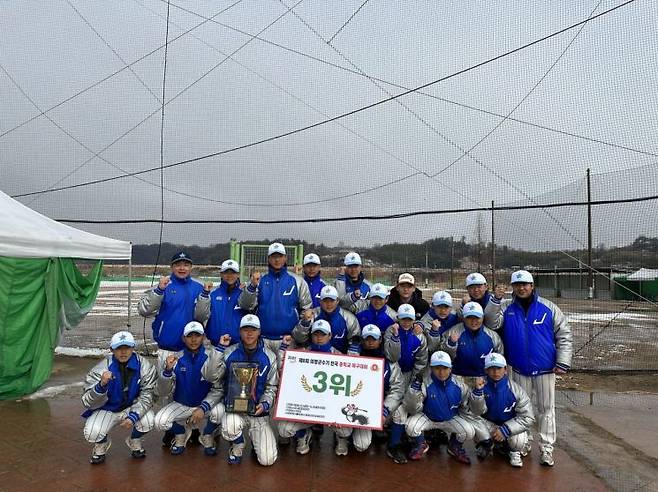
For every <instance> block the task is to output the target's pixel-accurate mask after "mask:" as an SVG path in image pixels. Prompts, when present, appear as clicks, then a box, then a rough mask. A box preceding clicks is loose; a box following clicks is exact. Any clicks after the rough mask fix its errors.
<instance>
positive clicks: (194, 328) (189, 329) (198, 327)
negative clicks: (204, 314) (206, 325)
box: [183, 321, 204, 337]
mask: <svg viewBox="0 0 658 492" xmlns="http://www.w3.org/2000/svg"><path fill="white" fill-rule="evenodd" d="M190 333H198V334H199V335H203V334H204V332H203V325H202V324H201V323H199V322H198V321H190V322H189V323H188V324H186V325H185V328H183V336H184V337H186V336H187V335H189V334H190Z"/></svg>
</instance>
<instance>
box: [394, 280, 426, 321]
mask: <svg viewBox="0 0 658 492" xmlns="http://www.w3.org/2000/svg"><path fill="white" fill-rule="evenodd" d="M402 304H411V305H412V306H413V307H414V309H415V310H416V318H417V319H420V318H422V317H423V316H425V313H427V311H429V309H430V305H429V304H428V303H427V301H426V300H425V299H423V291H421V290H420V289H419V288H418V287H416V279H415V278H414V276H413V275H411V274H410V273H403V274H401V275H400V276H399V277H398V283H397V285H396V286H395V288H394V289H393V290H392V291H391V295H390V296H389V298H388V305H389V306H391V308H392V309H396V310H397V309H398V308H399V307H400V306H401V305H402Z"/></svg>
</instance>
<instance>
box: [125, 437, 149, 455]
mask: <svg viewBox="0 0 658 492" xmlns="http://www.w3.org/2000/svg"><path fill="white" fill-rule="evenodd" d="M126 446H128V449H130V455H131V456H132V457H133V458H135V459H141V458H146V451H144V446H142V438H141V437H137V438H131V437H130V436H128V437H126Z"/></svg>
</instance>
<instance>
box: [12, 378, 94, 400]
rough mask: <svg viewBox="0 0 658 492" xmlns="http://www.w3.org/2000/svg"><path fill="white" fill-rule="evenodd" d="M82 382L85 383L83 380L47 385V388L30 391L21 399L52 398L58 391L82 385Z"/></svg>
mask: <svg viewBox="0 0 658 492" xmlns="http://www.w3.org/2000/svg"><path fill="white" fill-rule="evenodd" d="M84 384H85V383H83V382H78V383H70V384H60V385H58V386H49V387H48V388H43V389H41V390H39V391H36V392H34V393H32V394H31V395H28V396H26V397H24V398H23V400H36V399H37V398H52V397H53V396H57V395H59V394H60V393H62V392H64V391H66V390H68V389H70V388H78V387H83V386H84Z"/></svg>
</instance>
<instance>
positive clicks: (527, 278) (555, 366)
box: [501, 270, 573, 466]
mask: <svg viewBox="0 0 658 492" xmlns="http://www.w3.org/2000/svg"><path fill="white" fill-rule="evenodd" d="M511 283H512V291H513V293H514V296H513V298H512V300H511V301H510V300H506V301H503V303H502V304H501V311H502V331H503V336H502V338H503V344H504V345H505V355H506V356H507V362H508V363H509V365H510V366H511V367H512V372H511V376H512V380H513V381H515V382H517V383H518V384H519V385H520V386H521V387H522V388H523V390H524V391H525V392H526V393H527V394H528V395H529V396H531V397H532V395H533V393H534V394H535V395H536V402H537V405H536V415H537V424H538V427H539V449H540V451H541V456H540V458H539V462H540V463H541V464H542V465H546V466H553V464H554V461H553V444H554V443H555V437H556V430H555V375H556V374H564V373H566V372H567V371H568V370H569V368H570V366H571V356H572V352H573V341H572V335H571V327H570V326H569V323H568V321H567V318H566V316H565V315H564V314H563V313H562V311H561V310H560V308H559V307H557V306H556V305H555V304H553V303H552V302H551V301H549V300H547V299H544V298H543V297H540V296H539V295H538V294H537V292H536V290H535V288H534V280H533V278H532V275H531V274H530V273H529V272H527V271H525V270H519V271H517V272H514V273H513V274H512V280H511ZM528 434H529V436H528V439H529V442H528V445H527V446H526V447H525V449H523V450H522V451H521V454H522V455H523V456H525V455H526V454H528V452H530V449H531V446H532V444H531V440H532V434H531V433H528Z"/></svg>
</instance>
